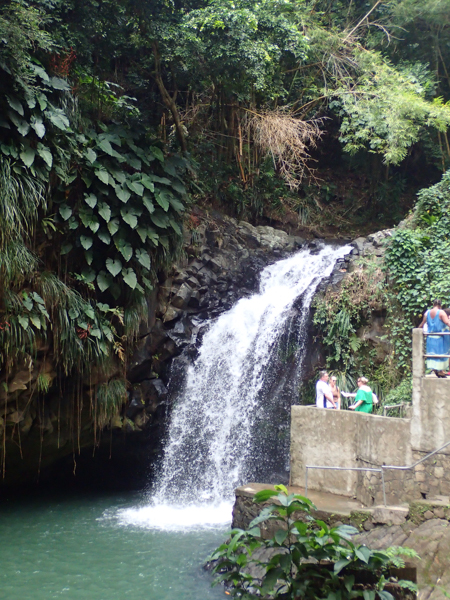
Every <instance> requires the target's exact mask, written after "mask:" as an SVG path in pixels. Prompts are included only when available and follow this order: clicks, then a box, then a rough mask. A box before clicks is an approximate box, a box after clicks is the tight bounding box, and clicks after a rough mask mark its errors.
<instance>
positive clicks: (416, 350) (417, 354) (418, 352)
mask: <svg viewBox="0 0 450 600" xmlns="http://www.w3.org/2000/svg"><path fill="white" fill-rule="evenodd" d="M424 373H425V365H424V358H423V329H419V328H416V329H413V333H412V375H413V377H423V375H424Z"/></svg>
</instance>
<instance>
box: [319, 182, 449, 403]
mask: <svg viewBox="0 0 450 600" xmlns="http://www.w3.org/2000/svg"><path fill="white" fill-rule="evenodd" d="M435 298H440V299H441V300H442V302H443V306H444V307H448V306H449V305H450V172H449V171H447V172H446V173H445V174H444V175H443V177H442V179H441V181H440V182H439V183H437V184H435V185H433V186H431V187H429V188H425V189H423V190H421V191H420V192H419V194H418V201H417V204H416V207H415V209H414V211H413V212H412V214H411V215H410V216H409V217H408V219H407V220H406V222H405V223H404V224H403V225H402V226H401V227H399V228H397V229H395V230H394V232H393V235H392V237H390V238H389V240H388V242H387V244H386V253H385V256H384V258H383V259H377V258H376V257H371V258H365V259H364V258H363V259H360V260H359V264H358V266H357V267H356V269H355V271H354V272H352V273H351V274H350V275H349V276H348V277H347V278H346V279H345V280H344V282H343V284H342V285H341V286H340V288H339V289H338V290H336V291H335V292H333V293H331V294H326V295H325V296H322V297H320V298H318V299H317V302H316V311H315V316H314V322H315V324H316V327H317V328H318V331H319V332H320V333H319V335H320V336H321V337H322V340H323V343H324V345H325V347H326V348H328V349H329V350H328V351H327V361H328V365H329V367H331V368H332V369H334V370H336V372H337V373H339V374H340V378H341V383H342V384H343V385H344V386H345V385H354V380H355V376H356V375H357V374H358V373H362V372H364V373H367V374H368V376H369V378H370V379H371V382H372V383H373V385H374V387H375V389H376V391H377V392H378V393H379V394H380V395H381V396H382V397H384V396H387V402H390V403H396V402H401V401H404V400H408V399H409V400H410V399H411V383H410V375H411V329H412V328H413V327H417V326H418V325H419V323H420V322H421V320H422V315H423V313H424V311H425V310H426V309H427V308H429V307H431V306H432V305H433V300H434V299H435ZM376 315H386V325H385V331H384V338H385V345H386V352H385V355H384V356H382V357H381V360H377V353H378V351H377V349H376V347H374V346H373V344H371V343H370V340H364V339H363V336H362V335H359V336H358V335H357V332H358V330H360V332H361V331H363V328H364V327H367V325H368V324H369V323H370V321H371V319H372V318H373V317H374V316H376Z"/></svg>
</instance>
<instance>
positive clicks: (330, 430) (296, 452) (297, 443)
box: [291, 406, 359, 496]
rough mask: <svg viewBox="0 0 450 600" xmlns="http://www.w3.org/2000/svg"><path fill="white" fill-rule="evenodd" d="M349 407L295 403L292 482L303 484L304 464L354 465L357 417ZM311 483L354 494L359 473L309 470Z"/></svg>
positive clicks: (319, 487)
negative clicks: (327, 406) (343, 408)
mask: <svg viewBox="0 0 450 600" xmlns="http://www.w3.org/2000/svg"><path fill="white" fill-rule="evenodd" d="M354 417H355V415H354V414H353V413H350V412H349V411H334V410H327V409H325V408H316V407H312V406H293V407H292V413H291V484H292V485H300V486H303V485H304V483H305V465H306V464H308V465H320V466H335V467H352V466H355V465H354V462H355V454H356V447H357V446H356V444H357V427H358V423H359V422H358V421H357V420H356V419H355V418H354ZM308 477H309V482H308V485H309V486H310V487H311V489H314V490H319V491H320V490H324V491H329V492H333V493H336V494H342V495H343V496H353V495H354V490H355V486H356V481H357V474H356V473H355V472H352V471H342V472H339V471H318V470H314V471H312V470H310V471H309V473H308Z"/></svg>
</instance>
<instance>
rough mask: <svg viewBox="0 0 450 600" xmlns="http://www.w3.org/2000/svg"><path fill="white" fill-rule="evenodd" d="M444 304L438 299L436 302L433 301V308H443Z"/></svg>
mask: <svg viewBox="0 0 450 600" xmlns="http://www.w3.org/2000/svg"><path fill="white" fill-rule="evenodd" d="M441 304H442V302H441V301H440V300H439V298H436V300H433V306H439V307H440V306H441Z"/></svg>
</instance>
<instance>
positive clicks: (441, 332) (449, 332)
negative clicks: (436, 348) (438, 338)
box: [423, 331, 450, 335]
mask: <svg viewBox="0 0 450 600" xmlns="http://www.w3.org/2000/svg"><path fill="white" fill-rule="evenodd" d="M423 335H450V331H435V332H434V333H433V331H424V332H423Z"/></svg>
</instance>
